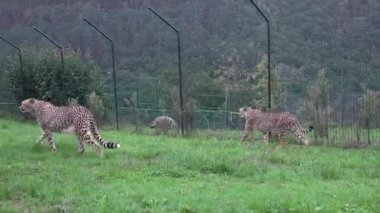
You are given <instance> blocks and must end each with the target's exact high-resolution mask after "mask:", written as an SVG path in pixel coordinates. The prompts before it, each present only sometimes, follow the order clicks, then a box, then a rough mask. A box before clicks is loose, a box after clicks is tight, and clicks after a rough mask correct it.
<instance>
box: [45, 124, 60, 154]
mask: <svg viewBox="0 0 380 213" xmlns="http://www.w3.org/2000/svg"><path fill="white" fill-rule="evenodd" d="M46 137H47V139H48V142H49V146H50V149H51V150H52V151H53V152H56V151H57V148H56V147H55V143H54V140H53V135H52V133H51V131H50V130H48V129H44V135H43V136H42V137H41V138H43V139H44V138H46ZM42 141H43V140H42Z"/></svg>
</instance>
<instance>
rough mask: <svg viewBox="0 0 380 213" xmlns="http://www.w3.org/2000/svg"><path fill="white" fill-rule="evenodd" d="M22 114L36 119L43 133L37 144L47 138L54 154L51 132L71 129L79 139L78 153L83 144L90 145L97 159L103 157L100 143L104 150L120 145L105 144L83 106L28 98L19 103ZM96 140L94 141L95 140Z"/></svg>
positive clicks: (81, 151)
mask: <svg viewBox="0 0 380 213" xmlns="http://www.w3.org/2000/svg"><path fill="white" fill-rule="evenodd" d="M19 109H20V111H21V112H23V113H29V114H31V115H32V116H34V117H36V119H37V121H38V123H39V125H40V126H41V128H42V130H43V133H42V135H41V137H40V139H39V140H38V143H43V141H44V140H45V139H46V138H47V140H48V142H49V146H50V148H51V150H52V151H54V152H56V151H57V148H56V147H55V144H54V140H53V135H52V132H59V131H65V130H68V129H73V130H74V131H75V134H76V135H77V137H78V139H79V145H78V153H80V154H82V153H83V152H84V150H85V149H84V143H88V144H91V145H92V147H93V149H94V150H95V151H96V152H97V154H98V155H99V157H103V152H102V150H101V149H100V148H99V144H98V142H99V143H100V145H101V146H103V147H104V148H109V149H113V148H119V147H120V145H119V144H117V143H113V142H106V141H104V140H103V139H102V137H101V136H100V134H99V131H98V128H97V126H96V123H95V119H94V116H93V115H92V114H91V112H90V111H89V110H88V109H87V108H85V107H83V106H80V105H78V106H70V107H64V106H55V105H53V104H52V103H50V102H47V101H42V100H37V99H34V98H29V99H26V100H24V101H22V102H21V106H20V107H19ZM95 139H96V140H95Z"/></svg>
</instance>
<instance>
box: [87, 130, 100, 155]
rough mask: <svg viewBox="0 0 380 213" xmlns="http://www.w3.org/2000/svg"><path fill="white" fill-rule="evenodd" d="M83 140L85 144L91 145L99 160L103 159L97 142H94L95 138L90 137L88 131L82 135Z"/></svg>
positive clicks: (90, 134)
mask: <svg viewBox="0 0 380 213" xmlns="http://www.w3.org/2000/svg"><path fill="white" fill-rule="evenodd" d="M84 138H85V141H86V143H88V144H91V145H92V148H93V149H94V150H95V151H96V153H97V154H98V156H99V157H100V158H104V154H103V150H102V149H100V146H99V144H98V142H97V141H96V140H95V138H94V136H93V135H92V133H91V131H89V130H88V131H86V132H85V135H84Z"/></svg>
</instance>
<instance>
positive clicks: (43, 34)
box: [33, 27, 64, 72]
mask: <svg viewBox="0 0 380 213" xmlns="http://www.w3.org/2000/svg"><path fill="white" fill-rule="evenodd" d="M33 29H34V30H35V31H36V32H38V33H39V34H41V35H42V36H43V37H45V38H46V39H47V40H49V41H50V42H51V43H52V44H54V45H55V46H56V47H58V49H59V50H60V52H61V69H62V72H63V70H64V66H63V48H62V46H61V45H60V44H58V43H57V42H55V41H54V40H53V39H51V38H50V37H49V36H48V35H46V34H45V33H43V32H42V31H41V30H39V29H38V28H37V27H33Z"/></svg>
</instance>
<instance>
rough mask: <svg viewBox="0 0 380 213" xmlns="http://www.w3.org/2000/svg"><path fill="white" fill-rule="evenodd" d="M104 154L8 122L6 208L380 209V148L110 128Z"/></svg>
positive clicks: (2, 170) (3, 175)
mask: <svg viewBox="0 0 380 213" xmlns="http://www.w3.org/2000/svg"><path fill="white" fill-rule="evenodd" d="M101 133H102V135H103V137H104V138H106V139H109V140H113V141H117V142H119V143H120V144H121V148H120V149H118V150H104V152H105V158H104V159H99V158H98V156H97V155H96V153H95V152H94V151H93V150H92V149H91V147H90V146H87V147H86V151H85V153H84V154H83V155H78V154H77V153H76V147H77V142H76V137H75V136H73V135H67V134H66V135H64V134H55V139H56V144H57V148H58V152H57V153H55V154H54V153H52V152H51V151H49V149H48V146H47V145H46V144H45V145H42V146H41V145H36V144H35V143H36V141H37V139H38V137H39V134H40V129H39V128H38V127H37V125H36V124H26V123H19V122H15V121H12V120H4V119H0V134H1V139H0V162H1V164H0V212H28V211H29V212H290V211H295V212H317V211H321V212H339V211H341V212H346V211H348V212H375V211H378V209H380V182H379V180H380V153H379V150H376V149H356V150H343V149H337V148H328V147H323V146H319V147H309V148H307V149H304V148H303V147H302V146H298V145H292V144H290V145H288V146H287V147H286V148H284V149H275V146H276V145H275V144H269V145H264V144H261V143H255V144H249V143H245V144H241V143H240V142H239V137H237V138H231V139H229V140H224V141H220V140H217V138H215V137H208V136H207V133H206V134H205V136H198V137H195V138H180V137H167V136H159V137H156V136H151V135H138V134H135V133H133V132H132V131H130V130H123V131H112V130H107V131H105V130H104V131H101Z"/></svg>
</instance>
